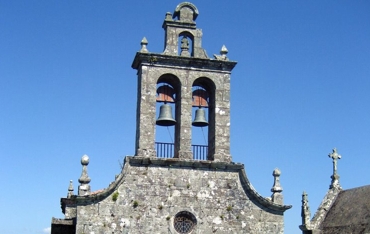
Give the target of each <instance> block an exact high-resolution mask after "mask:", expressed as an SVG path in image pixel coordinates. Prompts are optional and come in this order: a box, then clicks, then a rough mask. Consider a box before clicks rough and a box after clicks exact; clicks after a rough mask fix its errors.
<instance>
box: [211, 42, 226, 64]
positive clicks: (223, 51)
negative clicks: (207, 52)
mask: <svg viewBox="0 0 370 234" xmlns="http://www.w3.org/2000/svg"><path fill="white" fill-rule="evenodd" d="M228 52H229V51H228V50H227V48H226V46H225V45H223V46H222V48H221V51H220V55H217V54H214V55H213V57H214V58H215V59H216V60H223V61H227V60H229V59H228V58H227V56H226V55H227V53H228Z"/></svg>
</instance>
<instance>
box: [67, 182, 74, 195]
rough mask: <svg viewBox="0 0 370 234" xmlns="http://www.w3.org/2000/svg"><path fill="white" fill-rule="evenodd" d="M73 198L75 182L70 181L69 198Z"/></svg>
mask: <svg viewBox="0 0 370 234" xmlns="http://www.w3.org/2000/svg"><path fill="white" fill-rule="evenodd" d="M72 196H73V181H72V180H70V181H69V186H68V194H67V198H71V197H72Z"/></svg>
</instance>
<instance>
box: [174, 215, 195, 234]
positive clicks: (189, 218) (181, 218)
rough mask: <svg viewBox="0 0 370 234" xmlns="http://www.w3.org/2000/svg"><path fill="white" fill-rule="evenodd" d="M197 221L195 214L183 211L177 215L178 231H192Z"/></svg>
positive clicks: (183, 232)
mask: <svg viewBox="0 0 370 234" xmlns="http://www.w3.org/2000/svg"><path fill="white" fill-rule="evenodd" d="M196 224H197V221H196V219H195V217H194V215H193V214H192V213H190V212H187V211H182V212H180V213H178V214H177V215H176V216H175V219H174V227H175V230H176V231H177V232H178V233H182V234H187V233H190V232H191V231H192V230H193V229H194V227H195V225H196Z"/></svg>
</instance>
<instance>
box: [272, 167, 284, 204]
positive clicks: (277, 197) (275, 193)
mask: <svg viewBox="0 0 370 234" xmlns="http://www.w3.org/2000/svg"><path fill="white" fill-rule="evenodd" d="M272 175H273V176H274V185H273V186H272V188H271V192H272V195H271V199H272V202H274V203H277V204H281V205H282V204H283V194H282V193H281V192H282V191H283V188H282V187H281V185H280V175H281V172H280V170H279V169H278V168H276V169H275V170H274V172H273V173H272Z"/></svg>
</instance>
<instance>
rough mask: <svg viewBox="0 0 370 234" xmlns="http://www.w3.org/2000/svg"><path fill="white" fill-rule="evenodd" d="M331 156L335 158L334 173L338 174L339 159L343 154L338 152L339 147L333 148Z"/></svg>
mask: <svg viewBox="0 0 370 234" xmlns="http://www.w3.org/2000/svg"><path fill="white" fill-rule="evenodd" d="M329 157H330V158H332V159H333V175H336V174H337V161H338V159H340V158H341V157H342V156H341V155H339V154H338V153H337V149H336V148H334V149H333V153H331V154H329Z"/></svg>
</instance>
